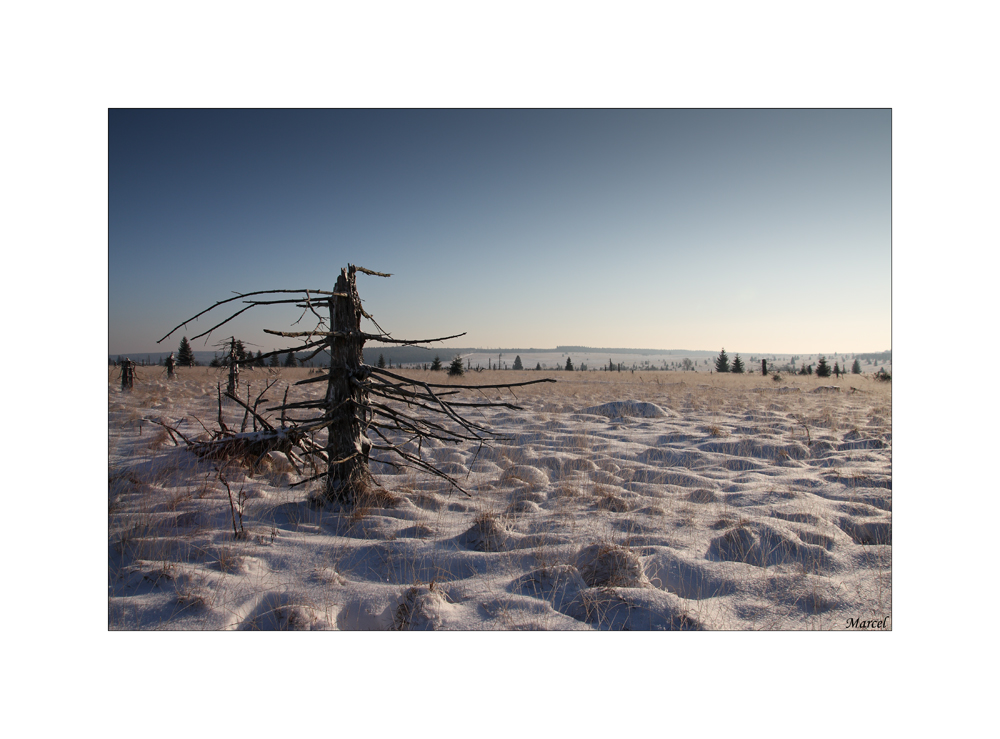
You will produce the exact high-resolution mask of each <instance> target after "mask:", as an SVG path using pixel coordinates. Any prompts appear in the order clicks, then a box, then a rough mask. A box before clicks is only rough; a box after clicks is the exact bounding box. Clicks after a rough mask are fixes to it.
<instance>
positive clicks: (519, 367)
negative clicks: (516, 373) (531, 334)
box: [514, 354, 524, 370]
mask: <svg viewBox="0 0 1000 739" xmlns="http://www.w3.org/2000/svg"><path fill="white" fill-rule="evenodd" d="M514 369H516V370H523V369H524V365H523V364H521V355H520V354H518V355H517V356H516V357H514Z"/></svg>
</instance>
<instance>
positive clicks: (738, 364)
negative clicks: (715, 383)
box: [729, 354, 745, 375]
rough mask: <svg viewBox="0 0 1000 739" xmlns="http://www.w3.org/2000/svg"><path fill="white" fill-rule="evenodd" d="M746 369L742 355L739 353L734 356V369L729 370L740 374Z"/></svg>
mask: <svg viewBox="0 0 1000 739" xmlns="http://www.w3.org/2000/svg"><path fill="white" fill-rule="evenodd" d="M744 369H745V368H744V367H743V360H742V359H740V355H739V354H737V355H736V356H735V357H733V366H732V369H730V370H729V371H730V372H735V373H736V374H738V375H742V374H743V370H744Z"/></svg>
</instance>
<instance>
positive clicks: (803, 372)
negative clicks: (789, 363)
mask: <svg viewBox="0 0 1000 739" xmlns="http://www.w3.org/2000/svg"><path fill="white" fill-rule="evenodd" d="M799 374H800V375H807V374H809V373H808V372H806V363H805V362H803V363H802V369H800V370H799Z"/></svg>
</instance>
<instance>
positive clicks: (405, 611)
mask: <svg viewBox="0 0 1000 739" xmlns="http://www.w3.org/2000/svg"><path fill="white" fill-rule="evenodd" d="M453 610H454V606H453V605H451V604H450V603H449V602H448V597H447V596H446V595H445V594H444V593H443V592H442V591H441V590H440V588H436V587H435V584H434V583H431V584H430V585H429V586H428V585H415V586H414V587H412V588H410V589H409V590H407V591H406V592H405V593H404V594H403V596H402V598H401V599H400V603H399V605H398V606H396V609H395V611H393V614H392V628H393V629H395V630H398V631H437V630H439V629H441V628H443V627H444V626H445V619H446V618H447V617H448V615H449V614H450V612H451V611H453Z"/></svg>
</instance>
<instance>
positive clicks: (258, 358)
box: [253, 349, 264, 367]
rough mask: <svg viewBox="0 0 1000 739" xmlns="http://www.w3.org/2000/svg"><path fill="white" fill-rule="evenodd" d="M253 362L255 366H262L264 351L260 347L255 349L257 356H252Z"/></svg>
mask: <svg viewBox="0 0 1000 739" xmlns="http://www.w3.org/2000/svg"><path fill="white" fill-rule="evenodd" d="M253 364H254V366H255V367H263V366H264V353H263V352H262V351H261V350H260V349H258V350H257V356H256V357H255V358H254V360H253Z"/></svg>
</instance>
